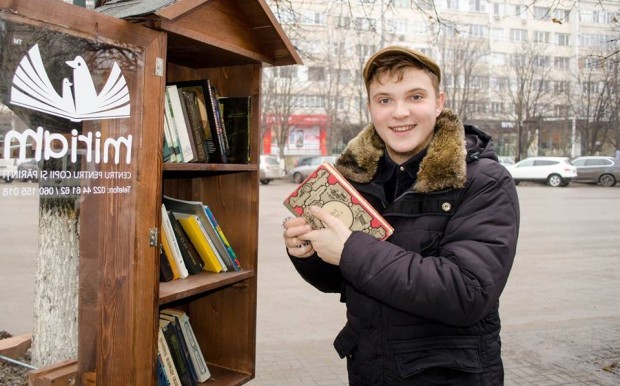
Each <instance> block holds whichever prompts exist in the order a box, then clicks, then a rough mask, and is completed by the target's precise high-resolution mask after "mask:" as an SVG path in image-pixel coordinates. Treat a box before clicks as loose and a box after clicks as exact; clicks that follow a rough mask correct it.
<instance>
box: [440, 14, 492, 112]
mask: <svg viewBox="0 0 620 386" xmlns="http://www.w3.org/2000/svg"><path fill="white" fill-rule="evenodd" d="M467 27H468V26H462V27H461V28H462V29H463V30H462V31H460V30H458V29H452V28H445V29H444V30H443V32H442V33H440V34H439V36H440V38H439V39H438V48H439V51H440V55H439V56H440V58H441V64H442V67H443V68H442V72H443V77H442V78H443V84H444V91H445V93H446V100H447V105H448V107H450V108H451V109H452V110H453V111H454V112H455V113H457V115H458V116H460V117H461V119H462V120H463V121H464V122H465V121H467V120H468V119H469V118H471V117H470V113H471V112H473V108H474V103H480V102H485V99H486V98H485V95H486V90H487V89H488V84H486V82H483V81H482V79H488V78H487V77H483V76H482V75H483V74H484V72H485V70H483V68H482V66H481V62H482V59H483V58H484V57H485V56H487V55H488V40H487V39H483V38H477V37H475V36H472V35H471V33H470V31H468V30H467Z"/></svg>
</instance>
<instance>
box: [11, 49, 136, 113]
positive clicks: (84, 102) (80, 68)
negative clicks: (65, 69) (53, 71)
mask: <svg viewBox="0 0 620 386" xmlns="http://www.w3.org/2000/svg"><path fill="white" fill-rule="evenodd" d="M65 63H66V64H67V65H68V66H69V67H71V68H72V69H73V74H72V75H73V76H72V79H73V81H71V80H69V78H64V79H63V80H62V85H61V86H62V87H61V94H60V95H59V94H58V92H57V91H56V89H55V88H54V86H53V85H52V83H51V82H50V79H49V77H48V76H47V71H46V70H45V67H44V66H43V60H42V59H41V53H40V52H39V45H38V44H35V45H34V46H33V47H32V48H30V50H29V51H28V53H27V54H26V55H24V57H23V58H22V60H21V61H20V62H19V66H18V67H17V70H15V74H14V75H13V85H12V86H11V103H12V104H14V105H17V106H22V107H25V108H29V109H32V110H37V111H41V112H44V113H47V114H51V115H56V116H58V117H63V118H66V119H69V120H71V121H74V122H81V121H85V120H94V119H116V118H127V117H129V112H130V103H129V88H128V87H127V82H126V81H125V77H124V76H123V74H122V73H121V69H120V67H119V65H118V63H116V62H114V64H113V66H112V70H111V71H110V74H109V75H108V79H107V80H106V82H105V85H104V86H103V88H102V89H101V91H99V92H97V90H96V88H95V84H94V82H93V78H92V75H91V73H90V70H89V69H88V66H87V65H86V61H84V58H82V57H81V56H79V55H78V56H76V57H75V59H73V60H70V61H67V62H65Z"/></svg>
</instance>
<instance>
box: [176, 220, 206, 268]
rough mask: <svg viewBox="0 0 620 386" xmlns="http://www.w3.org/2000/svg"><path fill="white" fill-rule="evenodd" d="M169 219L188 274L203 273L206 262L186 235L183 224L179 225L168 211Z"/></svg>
mask: <svg viewBox="0 0 620 386" xmlns="http://www.w3.org/2000/svg"><path fill="white" fill-rule="evenodd" d="M168 218H169V219H170V224H172V230H173V231H174V236H175V237H176V239H177V243H178V244H179V250H180V251H181V256H183V262H184V263H185V266H186V267H187V272H188V273H189V274H190V275H195V274H197V273H199V272H200V271H202V267H204V262H203V261H202V258H201V257H200V255H199V254H198V251H197V250H196V247H195V246H194V244H193V243H192V242H191V240H190V239H189V237H188V236H187V234H186V233H185V230H184V229H183V227H182V226H181V223H179V221H178V220H177V218H176V217H175V216H174V214H173V213H172V211H170V210H169V211H168Z"/></svg>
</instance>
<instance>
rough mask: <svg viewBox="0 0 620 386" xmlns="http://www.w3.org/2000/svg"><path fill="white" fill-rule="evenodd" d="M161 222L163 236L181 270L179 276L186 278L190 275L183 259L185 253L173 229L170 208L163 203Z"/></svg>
mask: <svg viewBox="0 0 620 386" xmlns="http://www.w3.org/2000/svg"><path fill="white" fill-rule="evenodd" d="M161 223H162V233H163V237H165V238H166V241H167V243H168V246H169V248H170V253H171V255H170V256H172V260H173V261H174V263H175V265H176V266H177V269H178V270H179V278H181V279H185V278H186V277H187V276H188V275H189V272H188V271H187V267H186V266H185V261H183V255H182V254H181V249H180V248H179V243H178V242H177V238H176V236H175V235H174V230H173V229H172V224H171V223H170V217H168V210H167V209H166V206H165V205H164V204H161Z"/></svg>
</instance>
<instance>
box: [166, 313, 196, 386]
mask: <svg viewBox="0 0 620 386" xmlns="http://www.w3.org/2000/svg"><path fill="white" fill-rule="evenodd" d="M160 317H161V318H165V319H167V320H169V321H170V323H171V325H172V329H173V330H174V333H175V334H176V336H177V338H178V339H179V344H180V345H181V353H182V354H183V362H184V363H185V365H186V366H187V370H188V371H189V373H190V376H191V377H192V380H193V382H194V383H197V382H198V376H197V375H196V370H195V369H194V363H193V361H192V358H191V354H190V352H189V347H188V346H187V341H186V339H185V333H184V331H183V328H182V326H181V322H180V321H179V318H178V317H177V316H176V315H170V314H166V313H163V312H161V313H160Z"/></svg>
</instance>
